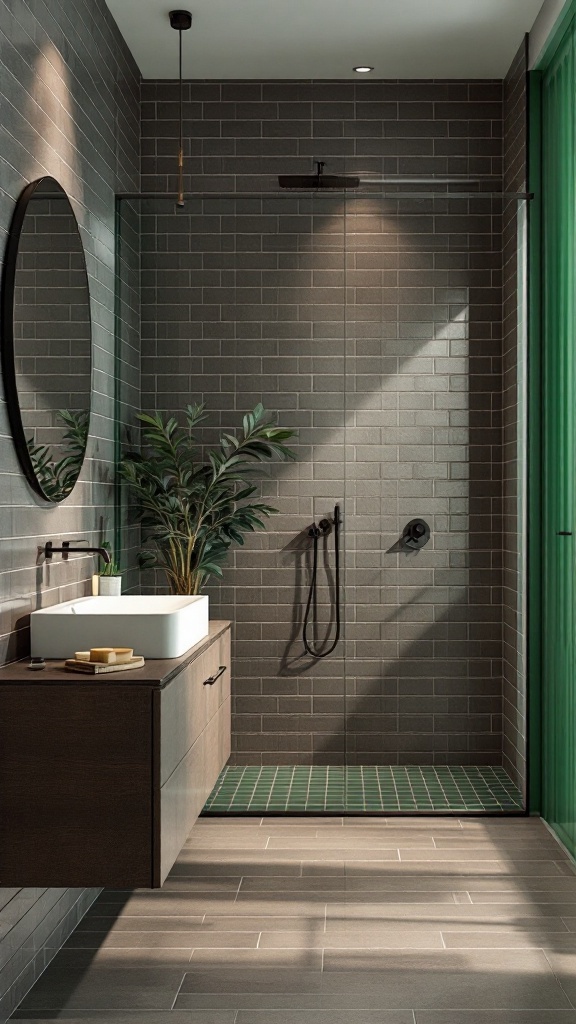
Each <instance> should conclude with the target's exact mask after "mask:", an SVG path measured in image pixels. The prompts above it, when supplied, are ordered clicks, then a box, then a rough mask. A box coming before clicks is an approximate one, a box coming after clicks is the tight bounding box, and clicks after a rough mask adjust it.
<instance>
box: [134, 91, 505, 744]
mask: <svg viewBox="0 0 576 1024" xmlns="http://www.w3.org/2000/svg"><path fill="white" fill-rule="evenodd" d="M143 95H144V103H143V108H142V113H143V126H142V127H143V139H144V142H143V153H142V181H143V188H144V189H146V190H151V191H163V190H173V189H174V187H175V174H174V170H175V162H174V152H175V126H176V121H175V117H174V114H175V109H176V108H175V102H176V96H177V94H176V90H175V86H174V84H172V83H166V82H147V83H144V86H143ZM185 103H186V104H187V105H189V106H187V119H186V126H185V134H186V140H185V144H186V150H187V167H186V170H187V173H188V177H187V188H188V189H191V190H194V191H197V192H201V191H203V190H205V191H208V190H209V191H210V192H211V193H213V196H212V198H204V199H203V198H201V197H198V198H194V199H193V200H191V201H190V202H189V203H188V204H187V207H186V209H185V210H184V211H183V212H180V213H175V211H174V206H173V203H172V202H160V201H156V202H155V203H151V204H148V207H147V209H146V210H145V212H144V216H143V224H142V229H143V235H142V237H143V268H144V276H143V279H142V284H143V293H142V297H143V342H142V344H143V363H142V370H143V377H142V388H143V405H144V407H145V408H147V409H153V408H161V409H166V410H169V411H171V412H173V411H177V410H178V409H179V408H181V407H182V406H183V405H184V404H185V403H186V402H188V401H189V400H190V399H191V398H194V399H201V400H204V401H206V403H207V405H208V408H209V410H210V420H209V423H208V426H207V429H206V431H205V433H204V436H203V440H204V441H205V442H207V443H210V442H213V441H214V440H215V439H216V437H217V431H218V428H219V427H226V428H229V427H232V426H233V425H234V424H235V423H237V422H238V419H239V416H240V413H241V412H243V411H244V410H245V409H246V408H248V407H249V406H250V405H251V404H253V403H254V402H256V401H258V400H260V399H261V398H262V399H263V400H264V402H265V404H266V405H267V406H269V407H270V408H271V409H274V410H278V412H279V415H280V417H281V419H282V422H284V423H287V424H289V425H293V426H295V427H297V428H298V430H299V442H298V449H299V461H298V463H297V464H296V465H295V466H291V467H279V468H277V469H275V470H274V471H273V472H272V474H271V476H270V478H269V479H267V480H266V486H265V492H266V495H267V497H269V498H270V500H271V501H272V502H273V503H275V504H276V505H277V507H279V508H280V513H281V514H280V515H279V516H278V517H277V518H276V519H275V520H274V522H273V524H272V525H271V528H270V529H269V531H268V532H267V533H266V535H264V536H259V537H257V538H254V539H253V540H252V541H251V542H249V543H248V545H247V546H246V548H245V549H242V550H240V551H238V552H237V553H236V554H235V556H234V559H233V561H232V563H231V565H230V567H229V569H228V570H227V571H226V575H225V579H224V584H223V586H222V587H214V588H213V589H212V591H211V598H212V601H213V606H212V607H213V612H214V614H223V615H229V616H230V617H232V618H233V619H234V621H235V626H236V641H235V652H234V678H235V705H234V758H235V760H236V761H237V762H238V763H244V764H260V763H311V762H316V763H340V762H341V761H342V757H343V755H344V754H346V756H347V758H348V760H349V761H350V762H351V763H375V762H379V763H390V762H392V763H406V762H410V763H447V762H448V763H488V764H490V763H494V764H501V763H502V743H503V739H502V704H503V692H502V641H503V633H502V631H503V616H502V593H503V591H502V583H503V560H502V551H503V519H502V515H503V473H502V457H503V447H502V354H503V349H502V283H503V282H502V209H501V204H498V203H496V202H493V203H491V202H489V201H487V200H486V199H484V200H478V201H471V202H467V201H464V200H463V201H460V202H458V203H454V202H451V203H450V204H449V203H447V202H446V201H442V200H436V201H434V202H431V201H428V202H425V203H418V202H415V201H413V200H404V201H402V202H400V203H397V202H392V203H390V202H388V203H386V202H383V201H381V200H377V199H375V198H367V199H362V200H359V199H352V200H349V201H348V202H347V203H346V206H343V205H342V203H341V200H340V199H339V198H337V197H334V196H332V197H329V196H320V197H317V198H312V197H310V196H306V195H299V194H290V193H288V194H285V195H283V196H280V197H278V196H275V195H272V194H270V195H268V194H267V193H273V192H275V191H276V188H277V186H276V181H275V176H276V174H278V173H280V172H302V171H310V169H311V167H312V159H313V158H318V159H325V160H326V161H327V167H328V169H330V170H337V171H340V170H342V171H346V172H348V173H358V172H360V173H362V174H365V173H373V174H376V175H377V174H425V175H429V174H446V173H449V174H464V175H469V176H473V175H477V174H489V175H493V176H495V184H496V187H498V186H499V184H500V178H499V176H500V175H501V174H502V168H503V145H502V137H503V109H504V108H503V103H504V87H503V83H501V82H417V83H416V82H362V83H348V82H338V83H325V82H274V83H266V82H263V83H260V82H254V83H234V82H226V83H216V82H210V83H196V82H191V83H186V86H185ZM225 192H232V193H236V194H235V195H231V196H227V197H224V196H223V195H222V193H225ZM262 192H263V193H264V195H260V193H262ZM219 193H220V194H219ZM240 193H253V195H252V196H245V195H240ZM337 500H338V501H341V502H342V503H343V506H344V509H345V530H344V564H345V580H344V587H343V593H344V599H345V609H344V617H345V623H344V633H345V640H344V643H343V645H342V647H341V649H340V651H339V652H337V654H336V655H335V656H333V657H332V658H331V659H329V660H328V661H327V662H321V663H317V662H311V661H310V660H309V659H305V658H303V657H302V653H301V640H300V630H301V617H302V609H303V604H304V601H305V596H306V587H307V581H308V573H309V559H310V552H309V549H308V547H307V543H306V540H305V533H306V530H307V527H308V526H309V524H310V522H311V520H312V519H313V518H314V517H316V518H319V517H321V516H324V515H325V514H326V513H328V512H329V511H330V509H331V506H332V505H333V504H334V502H335V501H337ZM415 515H423V516H425V517H426V518H427V519H428V520H429V521H430V524H431V526H432V529H433V541H432V544H431V545H430V546H429V547H428V548H426V549H425V550H424V551H423V552H422V553H421V554H420V555H418V556H417V557H416V558H414V559H407V558H406V556H405V555H399V554H398V553H395V552H390V550H389V549H390V548H392V547H393V545H394V543H395V542H396V541H397V540H398V536H399V534H400V533H401V530H402V527H403V525H404V523H405V522H406V521H407V520H408V519H409V518H412V517H413V516H415ZM319 610H320V616H321V618H323V620H324V621H326V620H327V619H328V616H329V608H328V602H327V591H326V588H324V589H322V591H321V593H320V609H319Z"/></svg>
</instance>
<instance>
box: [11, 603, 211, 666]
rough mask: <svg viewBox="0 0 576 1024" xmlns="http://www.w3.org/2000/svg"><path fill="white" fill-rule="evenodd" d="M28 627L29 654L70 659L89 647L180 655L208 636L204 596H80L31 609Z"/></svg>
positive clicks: (154, 655) (148, 655) (152, 655)
mask: <svg viewBox="0 0 576 1024" xmlns="http://www.w3.org/2000/svg"><path fill="white" fill-rule="evenodd" d="M30 631H31V654H32V657H33V658H70V657H73V656H74V652H75V651H88V650H90V648H91V647H133V648H134V654H141V655H142V656H143V657H144V658H179V657H181V655H182V654H185V653H186V651H187V650H189V648H190V647H193V646H194V644H197V643H198V642H199V641H200V640H202V639H203V638H204V637H205V636H208V598H207V597H204V596H199V597H171V596H164V595H160V594H158V595H157V594H150V595H143V596H134V597H132V596H129V595H127V596H126V597H82V598H80V599H79V600H77V601H66V602H65V603H64V604H56V605H54V606H53V607H52V608H42V609H40V610H39V611H37V612H32V615H31V616H30Z"/></svg>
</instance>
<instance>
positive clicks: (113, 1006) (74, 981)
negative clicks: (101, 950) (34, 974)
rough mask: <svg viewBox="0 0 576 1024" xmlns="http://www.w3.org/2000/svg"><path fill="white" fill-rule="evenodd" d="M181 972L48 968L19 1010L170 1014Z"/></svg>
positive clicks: (138, 969)
mask: <svg viewBox="0 0 576 1024" xmlns="http://www.w3.org/2000/svg"><path fill="white" fill-rule="evenodd" d="M183 977H184V972H183V971H182V970H177V969H175V968H171V967H165V968H164V967H154V968H148V969H147V970H142V969H141V968H135V969H131V968H109V967H99V966H93V967H91V968H89V969H88V970H84V969H77V968H74V969H72V968H63V969H60V968H57V967H52V966H50V967H48V968H47V970H46V971H44V974H42V975H41V976H40V978H39V979H38V981H37V982H36V984H35V985H34V988H33V989H32V990H31V991H30V992H29V993H28V995H27V996H26V998H25V999H24V1000H23V1002H22V1003H21V1005H20V1009H23V1010H25V1009H68V1010H72V1009H78V1010H80V1009H82V1010H98V1009H101V1010H121V1009H133V1010H169V1009H170V1008H171V1006H172V1004H173V1002H174V999H175V998H176V994H177V992H178V990H179V988H180V985H181V984H182V980H183Z"/></svg>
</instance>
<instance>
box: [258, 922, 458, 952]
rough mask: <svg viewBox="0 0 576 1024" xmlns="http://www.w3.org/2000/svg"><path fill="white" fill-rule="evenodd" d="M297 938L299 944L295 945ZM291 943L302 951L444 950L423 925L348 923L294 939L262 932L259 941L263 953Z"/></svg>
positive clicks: (435, 935)
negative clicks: (319, 948)
mask: <svg viewBox="0 0 576 1024" xmlns="http://www.w3.org/2000/svg"><path fill="white" fill-rule="evenodd" d="M296 937H297V938H298V941H296ZM291 943H293V944H294V945H298V946H300V947H301V948H305V947H307V946H309V947H311V948H314V947H319V946H323V947H324V948H326V949H345V948H353V947H359V948H362V949H365V948H366V947H367V946H369V947H373V948H375V949H376V948H382V949H404V948H421V949H443V948H444V945H443V942H442V936H441V934H440V929H439V928H434V927H432V926H427V925H426V923H425V922H410V923H408V924H406V923H400V924H398V923H397V922H395V923H394V925H393V926H392V925H385V924H379V923H377V922H364V923H362V924H359V925H355V924H353V923H352V922H348V923H347V924H343V925H329V926H328V927H327V929H326V931H325V932H324V931H321V932H317V933H316V934H315V933H314V931H313V930H312V929H308V928H303V929H302V931H301V932H300V934H299V935H298V936H297V933H296V932H291V933H290V936H287V935H286V934H285V933H284V932H266V931H263V932H262V935H261V937H260V947H261V948H262V949H269V948H272V949H278V948H281V947H282V946H286V945H288V944H291Z"/></svg>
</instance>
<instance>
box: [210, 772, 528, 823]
mask: <svg viewBox="0 0 576 1024" xmlns="http://www.w3.org/2000/svg"><path fill="white" fill-rule="evenodd" d="M521 810H522V797H521V794H520V793H519V791H518V790H517V789H516V787H515V786H514V784H513V782H512V780H511V779H510V778H509V776H508V775H507V774H506V772H505V771H504V769H503V768H484V767H472V768H468V767H461V766H455V767H440V768H432V767H422V768H420V767H417V766H407V767H399V766H396V765H391V766H386V765H384V766H374V767H372V766H370V765H368V766H362V767H355V766H350V767H329V768H326V767H312V768H310V767H302V766H300V767H297V768H291V767H289V766H286V765H281V766H279V767H277V768H276V767H274V766H272V767H270V766H267V767H265V768H254V767H251V768H242V767H238V768H237V767H229V768H224V770H223V771H222V773H221V774H220V777H219V779H218V782H217V783H216V785H215V787H214V789H213V791H212V793H211V794H210V796H209V798H208V800H207V802H206V806H205V807H204V811H203V813H204V814H206V815H208V814H227V813H234V814H243V813H248V814H251V813H260V814H262V813H266V812H271V813H280V814H281V813H296V812H298V813H310V814H316V813H322V812H330V813H335V812H336V813H341V814H354V813H368V814H402V813H414V812H420V813H428V814H429V813H437V814H445V813H446V812H450V811H456V812H459V813H474V814H477V813H482V812H486V813H490V814H493V813H506V812H508V813H510V812H519V811H521Z"/></svg>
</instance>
